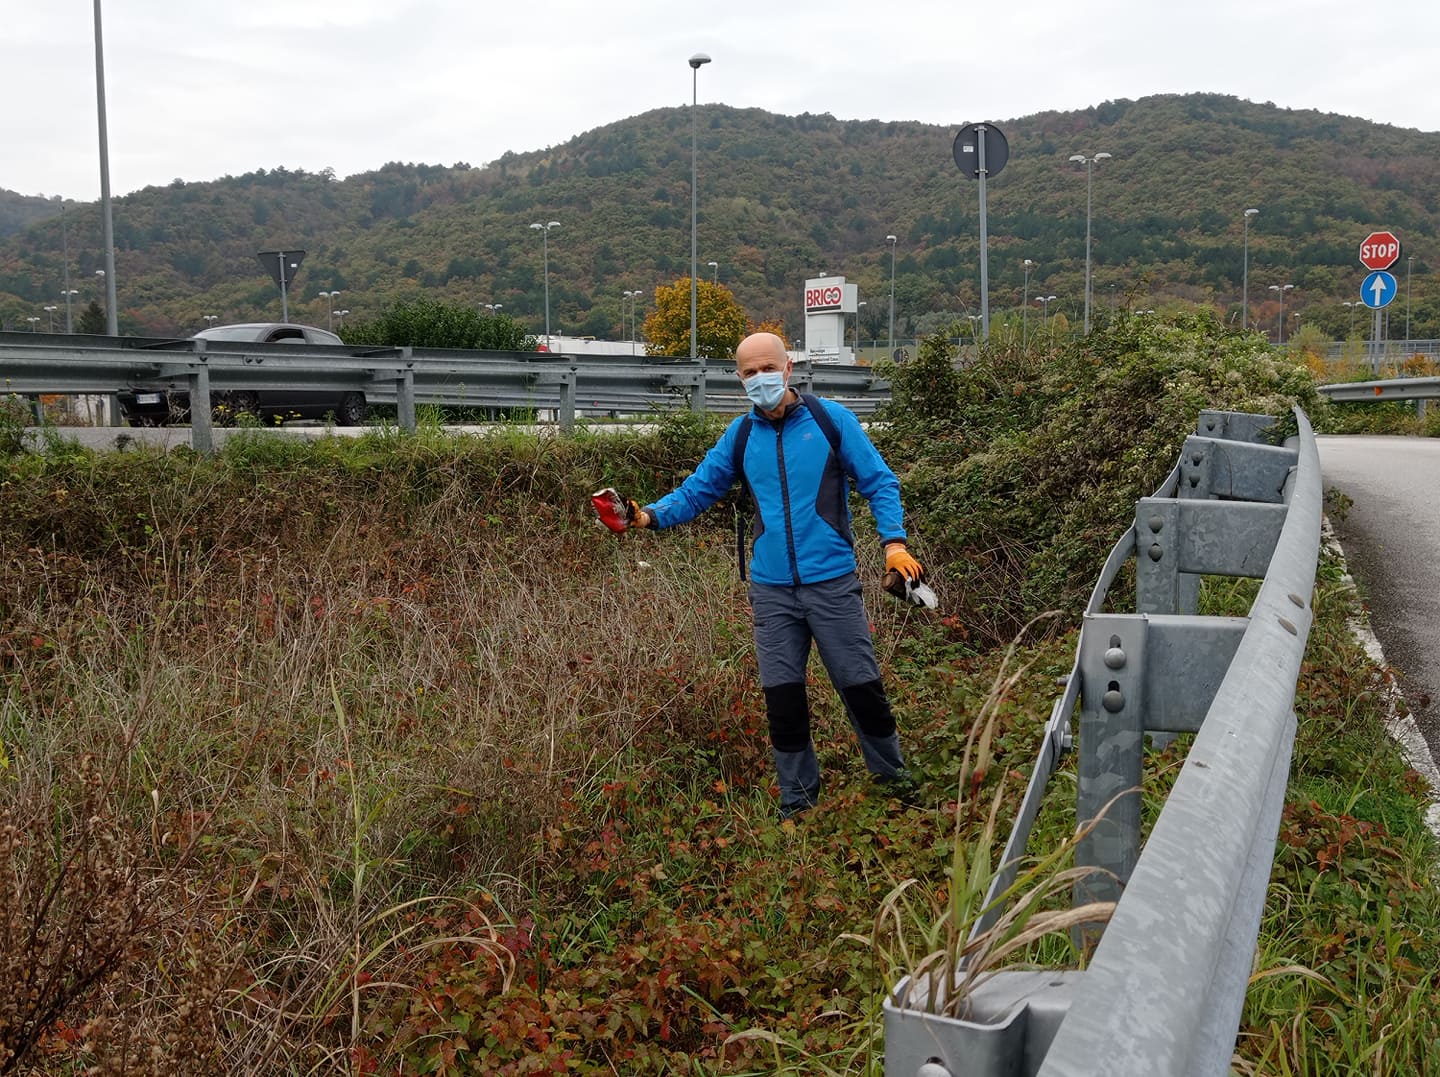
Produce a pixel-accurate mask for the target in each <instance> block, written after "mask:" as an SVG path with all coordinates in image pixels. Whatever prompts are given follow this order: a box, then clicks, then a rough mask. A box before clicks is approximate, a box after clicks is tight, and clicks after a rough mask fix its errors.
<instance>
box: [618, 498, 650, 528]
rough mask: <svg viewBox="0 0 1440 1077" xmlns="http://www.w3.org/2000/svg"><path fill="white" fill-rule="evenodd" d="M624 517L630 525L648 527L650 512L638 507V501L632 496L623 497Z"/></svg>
mask: <svg viewBox="0 0 1440 1077" xmlns="http://www.w3.org/2000/svg"><path fill="white" fill-rule="evenodd" d="M625 518H626V520H627V521H628V522H629V524H630V526H631V527H649V526H650V524H651V523H653V522H654V521H652V520H651V519H650V514H649V513H648V512H646V511H645V510H644V509H642V508H641V507H640V502H638V501H636V500H635V499H634V498H633V497H627V498H626V499H625Z"/></svg>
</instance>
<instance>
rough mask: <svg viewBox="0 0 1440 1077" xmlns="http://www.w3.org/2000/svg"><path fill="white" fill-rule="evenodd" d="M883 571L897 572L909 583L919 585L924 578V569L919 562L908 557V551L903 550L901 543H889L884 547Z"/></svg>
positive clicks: (903, 546) (903, 545)
mask: <svg viewBox="0 0 1440 1077" xmlns="http://www.w3.org/2000/svg"><path fill="white" fill-rule="evenodd" d="M885 571H886V572H887V573H889V572H898V573H899V574H900V575H901V576H903V577H904V578H905V579H907V580H909V581H910V582H911V583H919V582H920V581H921V580H923V579H924V578H925V568H924V566H922V565H921V564H920V562H919V561H917V560H915V558H913V557H911V556H910V551H909V550H908V549H906V548H905V544H904V543H903V542H891V543H889V544H888V545H886V547H885Z"/></svg>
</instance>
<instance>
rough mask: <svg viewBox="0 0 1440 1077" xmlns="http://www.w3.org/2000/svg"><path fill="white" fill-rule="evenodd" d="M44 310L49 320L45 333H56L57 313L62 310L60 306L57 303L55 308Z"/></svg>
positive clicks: (50, 307)
mask: <svg viewBox="0 0 1440 1077" xmlns="http://www.w3.org/2000/svg"><path fill="white" fill-rule="evenodd" d="M42 309H43V310H44V311H45V314H46V316H47V318H48V321H46V323H45V331H46V332H47V333H53V332H55V312H56V311H57V310H59V309H60V305H59V304H58V303H57V304H55V305H54V306H49V307H44V308H42Z"/></svg>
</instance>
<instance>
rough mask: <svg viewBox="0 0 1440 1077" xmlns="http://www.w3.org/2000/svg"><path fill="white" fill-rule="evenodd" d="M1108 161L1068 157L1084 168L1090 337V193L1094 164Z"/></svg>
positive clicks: (1106, 157)
mask: <svg viewBox="0 0 1440 1077" xmlns="http://www.w3.org/2000/svg"><path fill="white" fill-rule="evenodd" d="M1109 159H1110V155H1109V154H1108V153H1097V154H1095V155H1093V156H1091V157H1086V156H1085V155H1084V154H1083V153H1075V154H1071V155H1070V160H1071V161H1074V162H1077V163H1079V164H1083V165H1084V166H1085V335H1086V336H1087V337H1088V336H1089V335H1090V192H1091V188H1092V186H1093V180H1094V172H1095V167H1094V166H1095V162H1096V161H1107V160H1109Z"/></svg>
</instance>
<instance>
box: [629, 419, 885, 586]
mask: <svg viewBox="0 0 1440 1077" xmlns="http://www.w3.org/2000/svg"><path fill="white" fill-rule="evenodd" d="M820 404H821V406H822V407H824V408H825V410H826V412H827V413H828V414H829V416H830V419H831V421H832V422H833V423H834V424H835V428H836V429H837V430H838V431H839V433H840V459H839V460H838V461H837V460H836V459H835V456H834V454H833V453H832V452H831V451H830V442H829V441H828V440H827V439H826V437H825V432H824V431H823V430H821V429H820V426H819V424H818V423H817V422H816V421H815V418H814V416H812V415H811V414H810V409H809V408H807V407H806V406H805V403H804V401H797V402H796V403H794V404H791V405H790V407H789V408H788V409H787V410H786V412H785V414H784V415H783V416H781V418H780V419H779V420H776V421H771V420H770V419H768V418H766V417H765V416H764V415H762V414H761V413H760V412H759V411H758V410H752V411H751V412H750V414H749V415H748V416H745V415H742V416H740V417H739V418H737V419H736V420H735V421H734V422H732V423H731V424H730V425H729V426H728V427H726V429H725V433H724V434H722V435H721V436H720V440H719V441H717V442H716V443H715V445H714V446H713V447H712V448H711V449H710V451H709V452H707V453H706V454H705V458H704V459H703V460H701V461H700V465H699V466H698V467H697V468H696V469H695V471H694V473H693V474H692V475H691V476H690V477H689V478H688V479H686V480H685V481H684V482H683V483H681V484H680V486H679V487H678V488H676V489H675V490H673V491H672V492H671V493H668V494H666V495H665V496H664V497H662V498H661V499H660V500H659V501H657V502H655V503H654V504H653V505H646V506H645V509H646V511H647V512H649V513H650V516H651V518H652V519H653V521H654V526H656V527H674V526H675V525H676V524H683V523H687V522H688V521H690V520H693V519H694V518H695V517H696V516H699V515H700V513H702V512H704V511H705V510H706V509H708V508H709V507H710V506H711V505H713V504H715V502H717V501H719V500H720V499H721V498H722V497H724V496H725V494H726V492H727V491H728V490H729V489H730V487H732V486H733V485H735V481H736V480H737V479H742V478H743V479H744V481H745V485H746V487H747V488H748V489H749V491H750V496H751V498H752V499H753V501H754V503H755V509H756V524H755V543H754V547H753V553H752V556H751V558H750V578H751V579H753V580H754V581H755V582H756V583H764V584H770V585H771V586H775V587H789V586H792V585H795V586H798V585H799V584H804V583H821V582H823V581H825V580H833V579H835V578H836V577H838V576H843V575H845V574H846V573H847V572H854V571H855V548H854V538H853V537H852V535H851V531H850V505H849V502H848V499H847V497H846V483H845V478H846V476H847V475H848V476H849V477H850V478H853V479H854V480H855V488H856V489H857V490H859V491H860V495H861V496H862V497H864V498H865V500H866V501H868V502H869V503H870V511H871V513H872V514H873V515H874V516H875V524H876V528H877V530H878V531H879V533H880V541H881V542H893V541H895V540H897V539H900V540H903V539H904V538H905V537H906V534H905V526H904V520H903V514H902V511H901V508H900V480H899V479H897V478H896V477H895V472H893V471H891V470H890V467H889V465H888V464H886V463H885V461H884V459H883V458H882V457H881V456H880V453H879V451H878V450H877V449H876V448H875V446H874V445H872V444H871V443H870V438H869V437H868V436H867V435H866V433H865V431H864V429H863V428H862V427H861V426H860V420H859V419H857V418H856V417H855V413H854V412H852V411H851V410H850V409H849V408H847V407H845V406H844V405H842V404H837V403H835V402H834V401H833V400H821V401H820ZM747 420H748V421H749V422H750V423H752V424H753V425H752V426H751V429H750V435H749V438H748V440H747V441H746V444H745V474H744V475H743V476H741V475H737V474H736V473H735V438H736V435H737V433H738V431H739V429H740V424H741V423H743V422H745V421H747Z"/></svg>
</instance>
